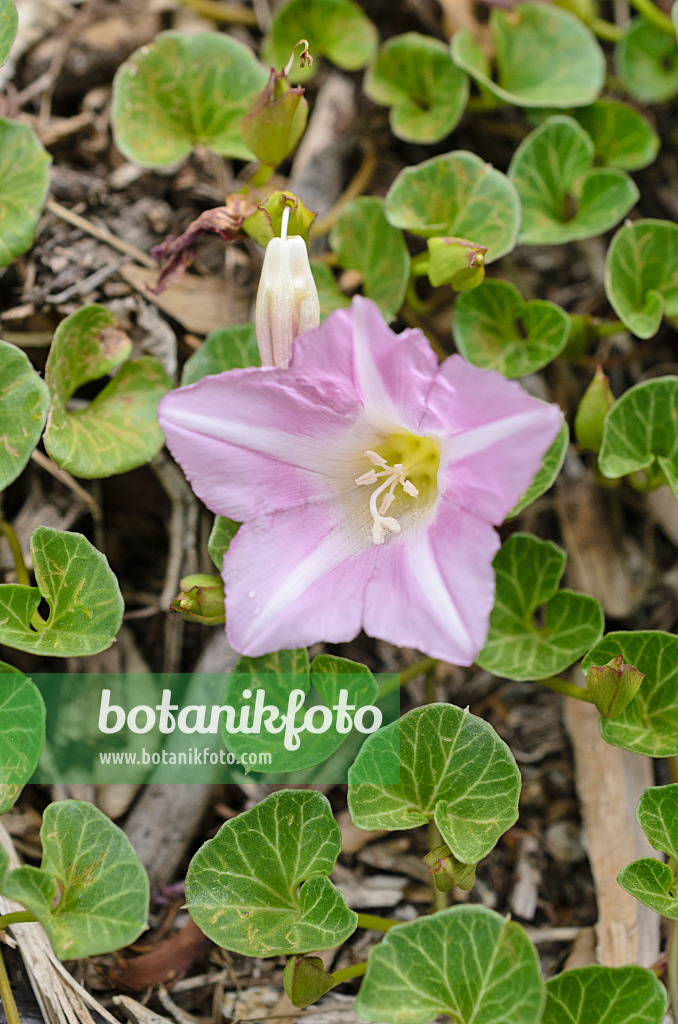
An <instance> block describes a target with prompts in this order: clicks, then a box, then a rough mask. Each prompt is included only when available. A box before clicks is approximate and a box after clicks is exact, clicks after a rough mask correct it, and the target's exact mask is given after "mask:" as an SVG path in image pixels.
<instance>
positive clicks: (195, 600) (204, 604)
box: [170, 572, 226, 626]
mask: <svg viewBox="0 0 678 1024" xmlns="http://www.w3.org/2000/svg"><path fill="white" fill-rule="evenodd" d="M179 585H180V587H181V591H180V593H179V594H177V596H176V597H175V598H174V600H173V601H172V604H171V605H170V608H174V610H175V611H177V612H179V614H180V615H181V617H182V619H186V621H187V622H202V623H203V624H204V625H205V626H218V625H219V624H220V623H222V622H225V621H226V617H225V613H224V583H223V580H222V579H221V577H220V576H209V575H207V574H206V573H201V572H198V573H193V574H192V575H191V576H184V578H183V579H182V580H181V582H180V584H179Z"/></svg>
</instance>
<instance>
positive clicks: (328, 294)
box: [310, 260, 351, 323]
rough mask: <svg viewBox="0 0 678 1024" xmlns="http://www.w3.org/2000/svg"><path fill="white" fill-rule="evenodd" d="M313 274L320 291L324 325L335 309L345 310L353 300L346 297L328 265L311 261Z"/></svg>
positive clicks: (321, 316)
mask: <svg viewBox="0 0 678 1024" xmlns="http://www.w3.org/2000/svg"><path fill="white" fill-rule="evenodd" d="M310 263H311V273H312V274H313V280H314V281H315V285H316V288H317V289H318V301H319V302H320V322H321V323H322V321H323V320H325V319H326V318H327V317H328V316H329V315H330V313H333V312H334V311H335V309H345V308H346V306H350V305H351V300H350V299H349V297H348V296H347V295H344V293H343V292H342V290H341V288H340V287H339V282H338V281H337V279H336V277H335V276H334V274H333V273H332V271H331V269H330V268H329V267H328V266H327V264H326V263H323V262H322V261H321V260H311V261H310Z"/></svg>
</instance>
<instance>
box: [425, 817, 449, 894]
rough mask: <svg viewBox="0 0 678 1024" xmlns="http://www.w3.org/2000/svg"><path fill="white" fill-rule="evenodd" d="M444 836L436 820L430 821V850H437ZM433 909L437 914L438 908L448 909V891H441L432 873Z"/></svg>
mask: <svg viewBox="0 0 678 1024" xmlns="http://www.w3.org/2000/svg"><path fill="white" fill-rule="evenodd" d="M442 842H443V837H442V836H441V834H440V832H439V831H438V826H437V825H436V823H435V821H429V823H428V848H429V850H435V848H436V847H437V846H441V845H442ZM431 904H432V907H431V910H432V913H434V914H435V912H436V910H447V893H446V892H441V890H440V889H439V888H438V886H437V885H436V883H435V879H434V877H433V875H431Z"/></svg>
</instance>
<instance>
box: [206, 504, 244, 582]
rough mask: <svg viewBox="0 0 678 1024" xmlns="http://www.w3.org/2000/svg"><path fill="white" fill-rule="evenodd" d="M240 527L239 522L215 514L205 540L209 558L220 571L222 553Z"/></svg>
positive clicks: (222, 563) (222, 559)
mask: <svg viewBox="0 0 678 1024" xmlns="http://www.w3.org/2000/svg"><path fill="white" fill-rule="evenodd" d="M239 529H240V523H234V522H233V520H232V519H227V518H226V516H215V517H214V525H213V526H212V530H211V532H210V536H209V540H208V541H207V550H208V551H209V555H210V558H211V559H212V561H213V562H214V564H215V565H216V567H217V569H218V570H219V572H221V570H222V568H223V565H224V555H225V554H226V552H227V551H228V549H229V547H230V546H231V541H232V540H233V538H234V537H235V535H236V533H237V532H238V530H239Z"/></svg>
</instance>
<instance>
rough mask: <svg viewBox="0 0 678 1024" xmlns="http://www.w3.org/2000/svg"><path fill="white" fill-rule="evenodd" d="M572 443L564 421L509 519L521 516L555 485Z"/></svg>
mask: <svg viewBox="0 0 678 1024" xmlns="http://www.w3.org/2000/svg"><path fill="white" fill-rule="evenodd" d="M569 443H570V428H569V427H568V425H567V421H563V425H562V427H561V428H560V430H559V431H558V435H557V437H556V439H555V441H554V442H553V444H552V445H551V447H550V448H549V450H548V451H547V453H546V455H545V456H544V461H543V462H542V464H541V466H540V467H539V469H538V470H537V472H536V474H535V477H534V480H533V481H532V483H531V484H530V486H529V487H528V488H527V490H526V491H525V493H524V494H523V496H522V498H521V499H520V501H519V502H518V504H517V505H514V507H513V508H512V509H511V511H510V512H509V514H508V515H507V517H506V518H507V519H513V518H515V516H517V515H520V513H521V512H522V511H523V509H524V508H527V506H528V505H531V504H532V502H533V501H536V500H537V498H539V497H541V495H542V494H544V492H545V491H548V489H549V487H550V486H551V485H552V484H553V482H554V480H555V479H556V477H557V476H558V474H559V473H560V470H561V467H562V465H563V462H564V461H565V456H566V455H567V446H568V444H569Z"/></svg>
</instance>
